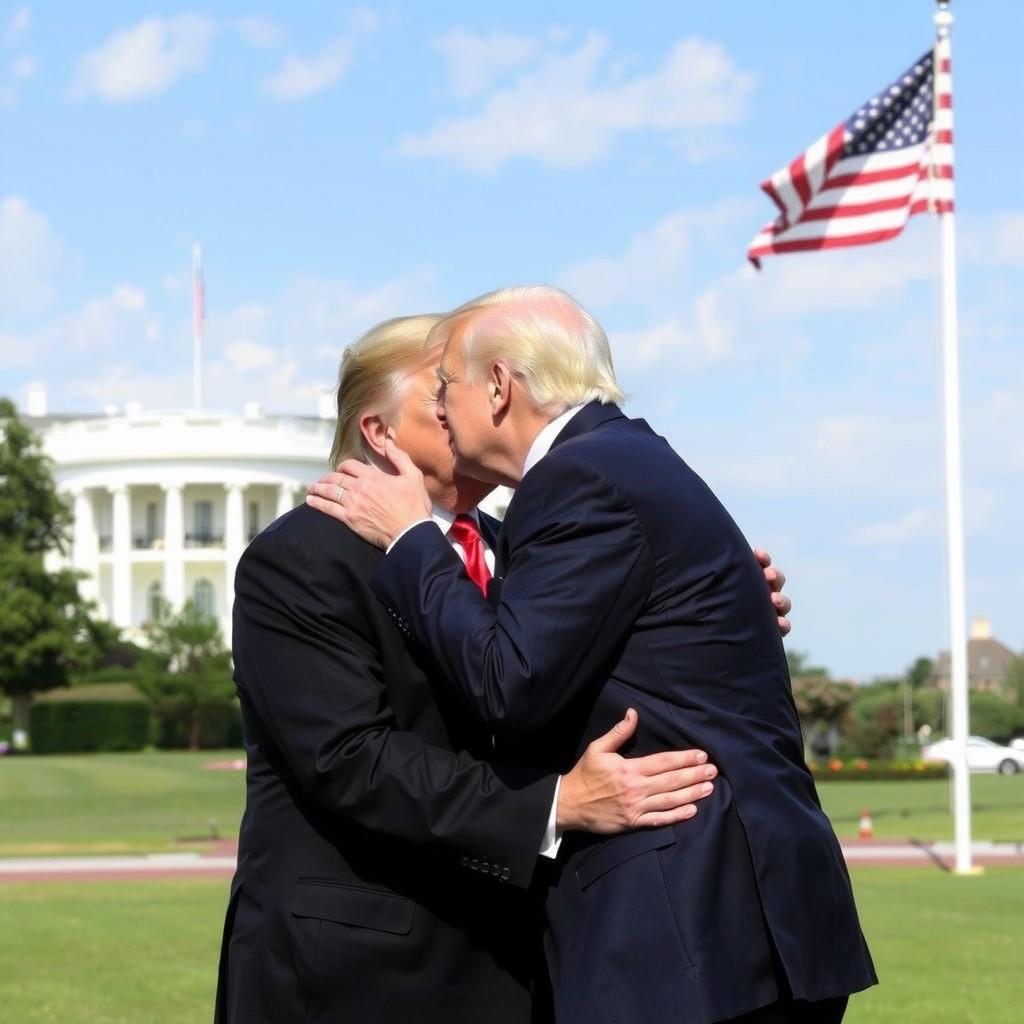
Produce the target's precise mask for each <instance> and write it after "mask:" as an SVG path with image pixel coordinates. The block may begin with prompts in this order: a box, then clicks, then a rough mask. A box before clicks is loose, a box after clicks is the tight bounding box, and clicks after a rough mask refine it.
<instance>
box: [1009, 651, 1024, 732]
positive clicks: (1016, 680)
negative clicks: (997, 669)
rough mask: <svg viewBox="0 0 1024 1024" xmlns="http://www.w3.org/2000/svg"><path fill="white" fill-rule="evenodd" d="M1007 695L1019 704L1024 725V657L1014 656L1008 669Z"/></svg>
mask: <svg viewBox="0 0 1024 1024" xmlns="http://www.w3.org/2000/svg"><path fill="white" fill-rule="evenodd" d="M1005 690H1006V696H1007V699H1008V700H1011V701H1012V702H1013V703H1014V704H1016V705H1017V708H1018V710H1019V711H1020V715H1021V719H1022V721H1021V725H1024V658H1014V659H1013V661H1011V662H1010V667H1009V668H1008V669H1007V671H1006V683H1005Z"/></svg>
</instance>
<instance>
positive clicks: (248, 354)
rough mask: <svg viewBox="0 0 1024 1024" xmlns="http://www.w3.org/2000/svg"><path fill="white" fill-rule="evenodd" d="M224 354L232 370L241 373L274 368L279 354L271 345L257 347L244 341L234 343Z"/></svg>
mask: <svg viewBox="0 0 1024 1024" xmlns="http://www.w3.org/2000/svg"><path fill="white" fill-rule="evenodd" d="M224 354H225V355H226V356H227V360H228V364H229V365H230V366H231V368H232V369H233V370H237V371H239V372H240V373H248V372H249V371H251V370H262V369H265V368H266V367H268V366H272V365H273V363H274V362H275V360H276V358H277V353H276V352H275V351H274V350H273V349H272V348H271V347H270V346H269V345H257V344H256V343H255V342H252V341H246V340H244V339H243V340H242V341H236V342H232V344H230V345H228V347H227V349H225V352H224Z"/></svg>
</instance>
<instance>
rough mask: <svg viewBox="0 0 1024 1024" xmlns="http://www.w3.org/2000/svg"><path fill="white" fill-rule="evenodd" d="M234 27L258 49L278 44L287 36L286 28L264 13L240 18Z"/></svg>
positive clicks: (265, 48) (246, 40) (250, 44)
mask: <svg viewBox="0 0 1024 1024" xmlns="http://www.w3.org/2000/svg"><path fill="white" fill-rule="evenodd" d="M234 28H235V31H236V32H237V33H238V34H239V35H240V36H241V37H242V39H243V40H244V41H245V42H246V43H248V44H249V46H251V47H253V48H254V49H257V50H267V49H270V48H271V47H274V46H277V45H278V44H279V43H281V42H282V41H283V40H284V36H285V33H284V29H283V28H281V26H280V25H279V24H278V23H277V22H276V21H274V19H273V18H268V17H266V16H265V15H262V14H254V15H250V16H249V17H247V18H238V19H236V20H235V22H234Z"/></svg>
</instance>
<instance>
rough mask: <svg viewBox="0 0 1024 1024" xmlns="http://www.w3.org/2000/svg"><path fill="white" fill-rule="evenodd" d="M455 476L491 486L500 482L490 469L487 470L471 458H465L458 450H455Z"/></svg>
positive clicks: (495, 485)
mask: <svg viewBox="0 0 1024 1024" xmlns="http://www.w3.org/2000/svg"><path fill="white" fill-rule="evenodd" d="M455 476H456V477H460V476H461V477H466V478H468V479H470V480H475V481H477V482H479V483H485V484H490V485H491V486H492V487H497V485H498V484H500V483H501V481H500V480H499V479H498V478H497V476H496V475H495V474H494V472H493V471H492V470H489V469H488V468H487V467H486V466H481V465H480V464H479V463H478V462H474V461H473V460H472V459H467V458H465V457H464V456H462V455H460V454H459V453H458V452H455Z"/></svg>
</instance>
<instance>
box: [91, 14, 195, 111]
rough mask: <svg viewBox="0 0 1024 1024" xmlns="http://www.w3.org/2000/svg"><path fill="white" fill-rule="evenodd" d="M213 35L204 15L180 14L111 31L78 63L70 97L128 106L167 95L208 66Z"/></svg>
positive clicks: (147, 20)
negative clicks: (104, 39) (167, 92)
mask: <svg viewBox="0 0 1024 1024" xmlns="http://www.w3.org/2000/svg"><path fill="white" fill-rule="evenodd" d="M214 31H215V26H214V23H213V21H212V19H210V18H208V17H205V16H203V15H199V14H179V15H175V16H174V17H170V18H146V19H145V20H144V21H140V22H139V23H138V24H137V25H134V26H133V27H132V28H128V29H123V30H121V31H119V32H115V33H114V34H113V35H112V36H111V37H110V38H109V39H107V40H106V41H105V42H104V43H102V44H101V45H100V46H99V47H97V48H96V49H95V50H92V51H90V52H89V53H86V54H84V55H83V56H82V57H80V58H79V59H78V63H77V69H76V75H75V80H74V83H73V85H72V87H71V96H72V98H74V99H86V98H88V97H96V98H98V99H101V100H104V101H106V102H108V103H132V102H135V101H137V100H142V99H147V98H148V97H150V96H156V95H158V94H160V93H162V92H165V91H166V90H167V89H169V88H170V87H171V86H172V85H174V84H175V82H178V81H179V80H180V79H182V78H185V77H186V76H188V75H192V74H195V73H196V72H198V71H200V70H201V69H202V68H203V67H204V66H205V65H206V63H207V60H208V59H209V55H210V44H211V42H212V40H213V35H214Z"/></svg>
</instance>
